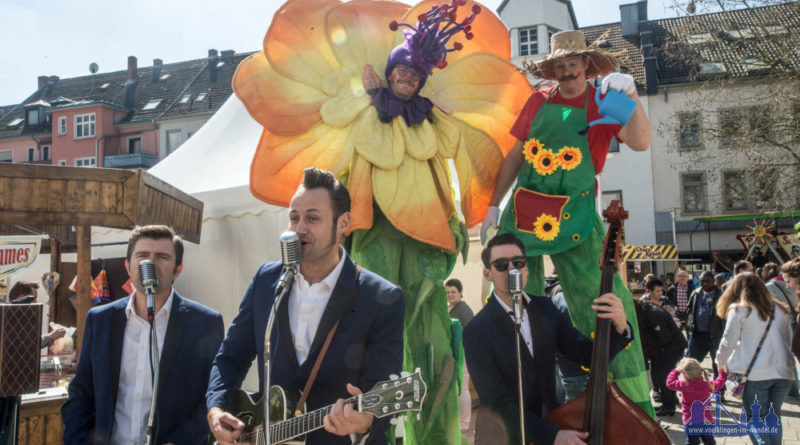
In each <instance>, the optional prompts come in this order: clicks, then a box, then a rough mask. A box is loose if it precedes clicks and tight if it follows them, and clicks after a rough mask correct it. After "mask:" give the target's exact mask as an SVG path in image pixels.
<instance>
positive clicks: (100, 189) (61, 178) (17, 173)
mask: <svg viewBox="0 0 800 445" xmlns="http://www.w3.org/2000/svg"><path fill="white" fill-rule="evenodd" d="M202 217H203V203H202V202H201V201H199V200H198V199H196V198H193V197H192V196H190V195H188V194H187V193H184V192H182V191H180V190H178V189H177V188H175V187H173V186H171V185H169V184H167V183H165V182H163V181H161V180H160V179H157V178H155V177H154V176H152V175H149V174H148V173H146V172H144V171H143V170H117V169H105V168H81V167H55V166H46V165H33V164H0V235H9V234H15V233H19V230H23V231H28V232H34V233H47V234H50V235H51V238H53V239H58V238H57V237H58V236H59V235H62V236H63V233H64V230H65V228H66V230H68V231H72V230H73V229H72V228H73V227H74V232H75V245H76V250H77V256H78V260H77V268H78V270H77V277H78V279H77V295H78V300H77V329H78V334H77V345H78V350H77V353H78V356H79V355H80V345H81V343H82V339H83V327H84V322H85V320H86V314H87V312H89V309H90V307H91V283H90V282H91V279H92V277H91V273H90V272H91V270H90V269H91V227H92V226H103V227H109V228H117V229H132V228H133V227H135V226H137V225H146V224H167V225H169V226H171V227H173V228H174V229H175V231H176V232H177V233H178V234H180V235H181V236H182V237H183V238H184V239H185V240H187V241H191V242H194V243H199V242H200V227H201V224H202ZM3 229H5V230H3ZM50 250H51V254H53V257H54V258H56V257H57V256H58V255H59V252H60V249H59V247H58V243H57V242H56V243H51V249H50ZM51 266H52V267H58V264H57V261H53V262H52V263H51ZM62 402H63V400H57V401H52V400H50V401H47V402H33V403H31V404H27V405H24V406H23V413H28V415H29V417H27V418H26V417H23V418H22V420H21V424H20V429H21V430H22V429H24V430H25V431H27V432H32V431H39V430H42V428H44V430H42V435H41V437H42V438H44V439H43V440H42V441H39V440H26V442H21V443H51V442H50V440H48V439H46V438H48V437H51V436H52V435H53V434H55V435H58V433H57V432H55V433H53V432H52V431H50V429H51V428H56V429H57V428H60V427H61V421H60V414H59V407H60V405H61V403H62ZM23 415H24V414H23ZM53 416H57V417H55V418H54V417H53ZM36 436H37V437H39V435H38V434H36ZM21 438H22V437H21ZM26 439H32V436H30V435H26ZM59 442H60V440H59V441H58V442H55V443H59Z"/></svg>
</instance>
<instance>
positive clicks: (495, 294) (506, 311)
mask: <svg viewBox="0 0 800 445" xmlns="http://www.w3.org/2000/svg"><path fill="white" fill-rule="evenodd" d="M492 295H493V296H494V299H495V300H497V302H498V303H500V307H502V308H503V312H505V313H509V312H514V311H513V309H511V308H510V307H508V305H507V304H506V303H505V302H503V300H502V299H500V297H498V296H497V293H496V292H492ZM522 296H523V297H524V298H525V304H523V309H524V306H527V304H528V303H530V302H531V297H529V296H528V294H526V293H525V292H522Z"/></svg>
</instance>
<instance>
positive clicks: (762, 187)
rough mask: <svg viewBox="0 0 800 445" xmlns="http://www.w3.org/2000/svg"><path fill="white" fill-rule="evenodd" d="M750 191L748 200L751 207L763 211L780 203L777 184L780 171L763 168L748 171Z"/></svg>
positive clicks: (780, 198)
mask: <svg viewBox="0 0 800 445" xmlns="http://www.w3.org/2000/svg"><path fill="white" fill-rule="evenodd" d="M748 176H750V178H749V179H750V181H749V182H748V185H749V186H750V187H749V190H751V192H750V195H749V199H750V205H751V207H754V208H755V209H756V210H765V209H769V208H770V207H774V205H775V204H777V203H779V202H781V201H782V197H781V195H780V192H778V186H777V184H778V183H779V182H780V171H779V170H778V169H777V168H775V167H764V168H758V169H756V170H750V171H748Z"/></svg>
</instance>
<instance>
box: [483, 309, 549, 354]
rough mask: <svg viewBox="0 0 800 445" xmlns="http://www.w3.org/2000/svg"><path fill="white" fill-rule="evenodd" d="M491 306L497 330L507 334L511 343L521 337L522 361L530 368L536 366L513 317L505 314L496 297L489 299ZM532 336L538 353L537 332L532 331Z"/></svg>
mask: <svg viewBox="0 0 800 445" xmlns="http://www.w3.org/2000/svg"><path fill="white" fill-rule="evenodd" d="M489 305H491V306H492V312H495V316H494V322H495V324H496V325H497V328H498V329H499V330H500V331H501V332H503V334H505V335H506V336H507V337H508V339H509V340H510V341H512V342H513V341H516V340H515V339H514V336H515V335H519V336H520V338H519V341H520V343H519V345H520V349H521V351H520V352H521V354H522V360H524V361H525V362H527V363H528V365H529V366H533V365H534V362H533V357H532V356H531V352H530V351H529V350H528V347H527V346H526V345H525V339H524V338H523V337H522V334H519V333H518V332H517V327H516V326H515V325H514V320H513V319H512V317H510V316H509V315H508V314H507V313H506V312H505V310H504V309H503V306H500V303H498V302H497V297H496V296H495V295H492V297H491V298H489V302H488V303H487V306H489ZM530 318H531V316H530V314H528V319H530ZM531 336H532V337H533V341H534V348H533V350H534V351H536V349H537V348H536V347H535V345H536V332H534V331H533V330H531ZM512 344H513V343H512ZM515 360H516V359H515Z"/></svg>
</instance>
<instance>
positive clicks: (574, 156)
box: [556, 147, 583, 170]
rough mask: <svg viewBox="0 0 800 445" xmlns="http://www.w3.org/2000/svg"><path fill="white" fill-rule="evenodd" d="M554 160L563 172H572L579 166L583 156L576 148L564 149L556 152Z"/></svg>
mask: <svg viewBox="0 0 800 445" xmlns="http://www.w3.org/2000/svg"><path fill="white" fill-rule="evenodd" d="M556 159H558V164H559V165H560V166H561V168H563V169H564V170H573V169H574V168H575V167H577V166H578V165H580V163H581V160H583V156H582V155H581V151H580V149H578V148H577V147H564V148H562V149H561V150H559V151H558V155H556Z"/></svg>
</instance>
